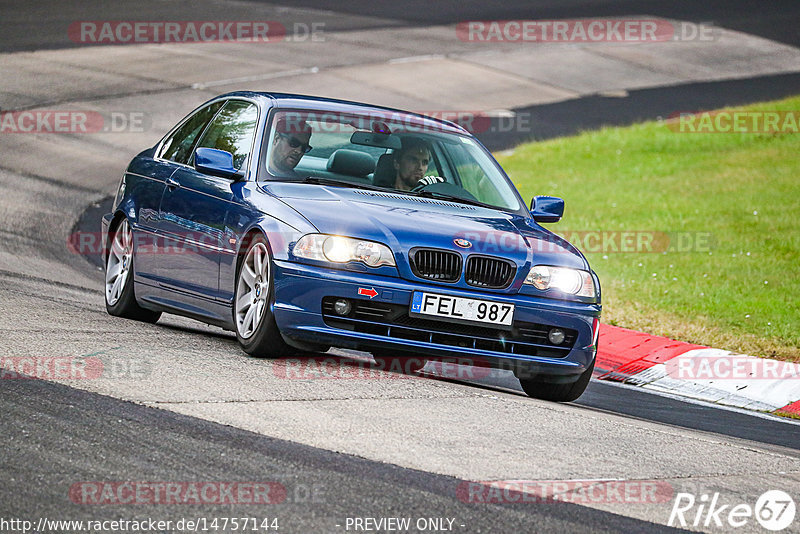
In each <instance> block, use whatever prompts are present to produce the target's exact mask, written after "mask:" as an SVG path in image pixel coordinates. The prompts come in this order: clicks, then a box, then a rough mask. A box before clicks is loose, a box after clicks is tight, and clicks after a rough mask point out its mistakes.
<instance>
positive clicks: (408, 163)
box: [394, 137, 445, 191]
mask: <svg viewBox="0 0 800 534" xmlns="http://www.w3.org/2000/svg"><path fill="white" fill-rule="evenodd" d="M430 162H431V145H430V144H429V143H428V142H427V141H424V140H422V139H420V138H418V137H404V138H403V139H402V146H401V148H400V149H399V150H397V151H396V152H395V153H394V170H395V173H396V177H395V181H394V188H395V189H399V190H401V191H411V190H412V189H416V188H418V187H424V186H426V185H430V184H433V183H437V182H444V181H445V180H444V178H442V177H441V176H425V171H427V170H428V165H429V164H430Z"/></svg>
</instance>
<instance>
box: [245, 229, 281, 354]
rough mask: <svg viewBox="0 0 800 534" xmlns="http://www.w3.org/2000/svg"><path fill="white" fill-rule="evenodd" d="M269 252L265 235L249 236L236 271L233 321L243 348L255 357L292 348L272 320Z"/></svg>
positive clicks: (273, 297) (270, 257)
mask: <svg viewBox="0 0 800 534" xmlns="http://www.w3.org/2000/svg"><path fill="white" fill-rule="evenodd" d="M274 285H275V284H274V280H273V265H272V256H271V255H270V252H269V246H268V245H267V241H266V239H264V238H263V237H262V236H261V235H254V236H253V237H252V238H251V239H250V243H249V246H248V247H247V252H245V254H244V256H243V257H242V259H241V261H240V262H239V267H238V270H237V273H236V296H235V298H234V300H233V307H232V310H231V311H232V313H233V323H234V325H235V329H236V338H237V339H238V340H239V344H240V345H241V346H242V349H243V350H244V351H245V352H246V353H247V354H249V355H251V356H254V357H256V358H280V357H282V356H287V355H289V354H291V353H293V352H294V350H293V349H292V348H291V347H290V346H289V345H287V344H286V342H285V341H284V340H283V337H282V336H281V333H280V331H279V330H278V325H277V324H276V323H275V316H274V315H273V313H272V306H273V304H274V303H275V295H274Z"/></svg>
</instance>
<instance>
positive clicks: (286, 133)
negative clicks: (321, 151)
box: [269, 118, 311, 176]
mask: <svg viewBox="0 0 800 534" xmlns="http://www.w3.org/2000/svg"><path fill="white" fill-rule="evenodd" d="M309 141H311V127H310V126H309V125H308V123H306V122H305V121H299V122H297V121H294V122H291V123H290V122H289V121H287V120H286V119H285V118H281V119H279V120H278V123H277V124H276V125H275V138H274V139H273V141H272V153H271V154H270V164H269V167H270V169H271V170H273V171H278V172H279V173H280V174H282V175H290V176H292V175H296V174H297V173H296V172H295V170H294V168H295V167H297V164H298V163H300V159H301V158H302V157H303V154H307V153H308V152H309V151H311V145H309V144H308V143H309Z"/></svg>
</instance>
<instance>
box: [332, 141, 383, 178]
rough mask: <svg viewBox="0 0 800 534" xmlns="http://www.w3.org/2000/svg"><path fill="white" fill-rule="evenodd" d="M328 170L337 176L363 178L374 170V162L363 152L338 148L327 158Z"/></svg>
mask: <svg viewBox="0 0 800 534" xmlns="http://www.w3.org/2000/svg"><path fill="white" fill-rule="evenodd" d="M328 170H329V171H331V172H336V173H339V174H347V175H350V176H360V177H365V176H366V175H368V174H369V173H371V172H372V171H374V170H375V160H374V159H372V156H370V155H369V154H366V153H364V152H359V151H358V150H348V149H346V148H340V149H339V150H337V151H336V152H334V153H333V154H331V157H330V158H328Z"/></svg>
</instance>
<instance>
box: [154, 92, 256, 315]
mask: <svg viewBox="0 0 800 534" xmlns="http://www.w3.org/2000/svg"><path fill="white" fill-rule="evenodd" d="M257 121H258V107H257V106H256V105H255V104H254V103H252V102H249V101H245V100H238V99H231V100H228V101H227V102H226V103H225V105H224V106H223V107H222V109H220V111H219V112H218V113H217V114H216V116H215V117H214V118H213V119H212V120H211V122H210V123H209V124H208V126H207V127H206V128H205V130H204V132H203V133H202V135H201V137H200V140H199V141H198V143H196V145H195V147H194V149H193V150H197V148H200V147H205V148H215V149H218V150H225V151H227V152H230V153H231V154H232V155H233V162H234V167H236V168H237V169H241V168H244V167H245V166H246V165H248V163H249V159H250V154H251V152H252V150H253V140H254V137H255V130H256V124H257ZM190 163H193V160H192V161H191V162H190ZM234 183H235V182H234V180H233V179H231V178H224V177H220V176H212V175H209V174H204V173H202V172H200V171H198V170H197V169H195V168H194V167H192V166H182V167H181V168H179V169H178V170H176V171H175V173H174V174H173V175H172V176H171V177H170V179H169V180H168V182H167V187H166V189H165V191H164V196H163V198H162V200H161V209H160V213H159V224H160V227H159V234H160V235H161V236H162V238H163V239H164V246H165V250H164V253H163V254H161V257H160V258H159V278H160V279H161V284H162V286H163V287H164V288H165V289H169V290H172V291H176V292H180V293H182V294H184V295H187V296H189V297H191V298H192V299H200V300H206V301H214V302H219V301H220V300H221V299H220V295H219V264H220V254H221V253H222V251H223V250H227V249H229V248H230V247H229V246H226V243H225V240H226V239H228V237H227V236H226V233H225V215H226V212H227V209H228V205H229V203H230V200H231V197H232V191H231V186H232V185H233V184H234ZM184 302H186V301H184Z"/></svg>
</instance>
